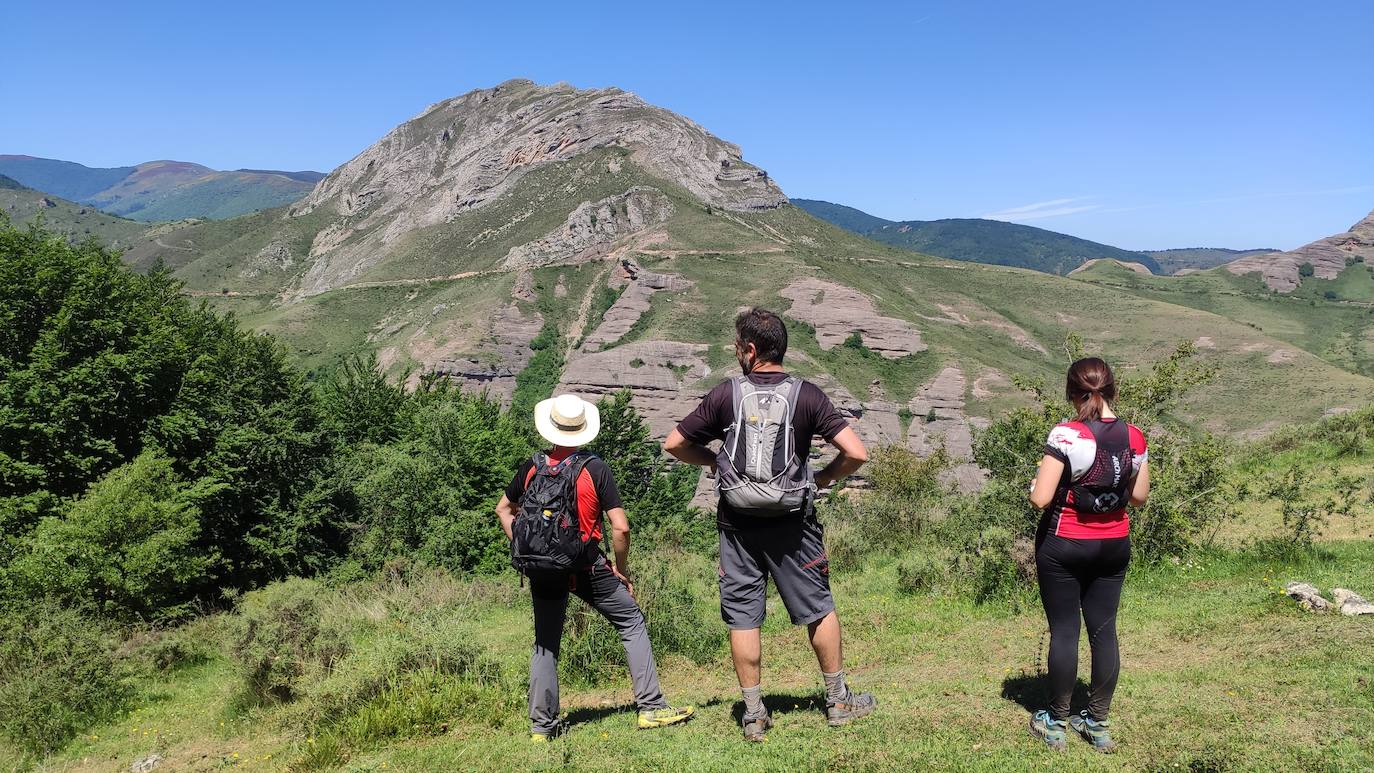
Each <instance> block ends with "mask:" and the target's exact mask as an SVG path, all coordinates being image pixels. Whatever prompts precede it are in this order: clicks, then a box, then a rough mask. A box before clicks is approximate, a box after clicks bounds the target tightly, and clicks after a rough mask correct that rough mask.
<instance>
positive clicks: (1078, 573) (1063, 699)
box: [1035, 534, 1131, 720]
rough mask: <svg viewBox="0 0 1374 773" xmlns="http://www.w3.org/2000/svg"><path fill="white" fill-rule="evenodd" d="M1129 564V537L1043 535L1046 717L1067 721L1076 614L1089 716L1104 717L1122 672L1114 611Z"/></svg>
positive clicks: (1038, 560) (1074, 674) (1039, 561)
mask: <svg viewBox="0 0 1374 773" xmlns="http://www.w3.org/2000/svg"><path fill="white" fill-rule="evenodd" d="M1130 563H1131V538H1130V537H1118V538H1115V539H1069V538H1067V537H1060V536H1056V535H1054V534H1048V535H1046V536H1044V537H1043V538H1042V539H1041V540H1040V542H1039V544H1038V545H1037V546H1036V550H1035V568H1036V573H1037V575H1038V576H1039V579H1040V601H1041V602H1042V603H1043V604H1044V605H1045V617H1046V618H1047V619H1048V620H1049V623H1050V658H1049V660H1050V662H1049V671H1050V714H1052V715H1053V716H1054V718H1055V719H1064V718H1066V717H1068V716H1069V701H1070V699H1071V698H1072V697H1073V688H1074V684H1075V683H1076V682H1077V681H1078V631H1079V625H1078V615H1079V610H1080V609H1081V610H1082V615H1083V622H1084V623H1085V624H1086V625H1087V627H1088V644H1089V646H1090V647H1091V649H1092V657H1093V676H1092V683H1091V684H1090V685H1089V686H1088V712H1089V713H1090V714H1092V716H1093V718H1094V719H1097V720H1103V719H1106V718H1107V711H1108V710H1109V709H1110V708H1111V706H1112V693H1114V692H1116V677H1117V675H1118V674H1119V673H1120V672H1121V654H1120V652H1119V651H1118V649H1117V643H1116V610H1117V607H1118V606H1120V604H1121V585H1122V583H1123V582H1124V581H1125V579H1126V566H1127V565H1128V564H1130Z"/></svg>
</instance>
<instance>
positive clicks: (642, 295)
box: [581, 258, 692, 352]
mask: <svg viewBox="0 0 1374 773" xmlns="http://www.w3.org/2000/svg"><path fill="white" fill-rule="evenodd" d="M618 278H619V279H620V281H622V282H624V283H625V284H624V289H623V290H622V291H621V293H620V297H619V298H617V299H616V301H615V303H614V304H612V305H611V308H609V309H607V310H606V314H605V315H604V316H603V317H602V318H601V324H599V325H597V327H596V330H593V331H592V332H591V334H589V335H588V336H587V338H586V340H585V341H583V342H582V347H581V348H582V351H584V352H598V351H601V350H602V349H605V348H606V347H608V346H612V345H614V344H615V342H617V341H619V340H620V339H621V338H622V337H623V336H624V335H625V334H626V333H628V332H630V328H632V327H634V324H635V323H636V322H638V321H639V318H640V317H641V316H643V315H644V312H646V311H648V310H649V300H650V299H651V298H653V296H654V293H657V292H660V291H664V290H667V291H674V292H675V291H679V290H685V289H687V288H688V287H691V286H692V282H691V281H690V280H688V279H684V278H683V277H681V276H678V275H677V274H657V273H654V272H652V271H645V270H644V269H643V268H641V267H640V265H639V264H638V263H635V262H634V261H633V260H631V259H629V258H624V259H622V260H621V261H620V272H619V275H618Z"/></svg>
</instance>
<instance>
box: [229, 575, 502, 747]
mask: <svg viewBox="0 0 1374 773" xmlns="http://www.w3.org/2000/svg"><path fill="white" fill-rule="evenodd" d="M515 590H516V588H515V585H514V583H510V584H508V585H507V584H500V585H497V584H494V583H488V582H485V581H482V580H480V579H478V580H474V579H458V578H455V577H454V576H452V575H450V574H448V573H447V572H444V571H442V570H434V569H426V568H423V567H418V566H414V565H401V564H400V563H398V564H396V565H394V566H393V567H391V568H390V571H388V572H386V573H384V574H382V575H380V576H374V577H373V578H371V579H367V580H362V581H359V582H356V583H353V584H352V585H350V586H348V587H345V588H328V587H325V586H324V585H322V584H320V583H317V582H314V581H310V580H297V579H292V580H286V581H283V582H280V583H275V584H273V585H270V586H268V587H266V588H263V589H262V590H259V591H254V592H251V593H248V594H245V596H244V597H243V599H242V600H241V602H240V604H239V607H238V610H237V611H236V612H235V614H234V615H232V616H231V617H230V618H229V619H228V621H227V630H228V632H229V634H230V636H229V639H230V651H231V655H232V656H233V658H234V659H235V661H236V662H237V663H238V664H239V666H240V675H241V678H242V680H243V687H244V688H245V692H246V693H247V695H248V696H249V697H251V698H252V699H253V701H254V702H272V703H284V704H285V705H284V706H283V708H282V710H281V714H280V715H279V716H280V718H281V721H282V722H283V723H284V724H285V725H287V726H289V727H291V728H293V729H294V730H296V731H298V732H301V733H302V734H304V735H308V736H312V737H316V738H317V740H318V743H317V744H313V745H311V747H310V748H309V749H308V750H307V754H306V756H305V758H304V759H302V760H301V761H300V763H301V765H303V766H304V767H307V768H312V767H328V766H330V765H338V764H339V763H341V762H342V761H344V760H346V759H347V758H348V757H349V756H350V754H351V753H352V752H353V751H354V750H357V749H360V748H366V747H367V746H369V745H373V744H376V743H378V742H382V741H385V740H386V739H390V738H396V737H411V736H424V735H431V734H436V733H441V732H443V731H444V729H446V728H447V726H448V723H450V722H455V721H465V722H483V723H490V724H493V725H500V724H503V723H504V722H506V721H508V720H509V719H510V718H511V716H512V712H514V711H515V709H516V707H517V706H518V705H519V704H520V702H521V701H520V698H519V694H518V691H517V689H516V688H513V687H512V686H510V685H508V684H507V683H506V681H505V678H504V677H503V675H502V673H501V669H500V668H499V666H498V664H497V663H496V662H494V661H492V660H491V659H490V658H488V657H487V656H486V655H485V654H484V653H483V652H482V649H481V648H480V647H479V646H477V645H475V644H473V643H471V639H472V631H471V628H470V627H469V625H470V623H471V619H472V617H473V615H474V614H475V612H476V611H477V610H479V609H482V608H489V607H490V605H492V604H493V603H499V604H509V603H512V602H513V601H514V598H515V596H514V592H515Z"/></svg>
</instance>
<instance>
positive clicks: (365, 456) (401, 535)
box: [340, 390, 530, 571]
mask: <svg viewBox="0 0 1374 773" xmlns="http://www.w3.org/2000/svg"><path fill="white" fill-rule="evenodd" d="M408 399H409V400H411V401H414V402H415V403H416V404H417V405H418V407H416V408H414V409H411V410H408V411H407V414H408V418H407V419H406V421H405V422H404V423H403V424H402V426H401V428H400V437H399V438H398V439H397V440H396V441H395V442H393V443H390V444H387V445H383V446H375V445H374V446H371V447H365V448H363V449H361V450H359V451H358V452H357V453H356V455H355V456H354V457H353V458H352V459H351V460H350V462H349V463H348V464H346V465H345V466H344V468H343V469H342V470H341V473H340V474H341V475H342V477H343V479H344V480H346V481H348V483H347V484H346V487H347V489H348V491H349V492H350V495H351V496H352V498H353V501H354V502H355V503H356V507H355V508H354V511H355V518H356V527H355V532H354V535H355V536H354V541H353V554H354V556H355V557H356V558H357V559H358V560H359V561H361V562H362V564H363V565H364V566H365V567H367V568H370V569H376V568H379V567H380V566H381V565H382V564H383V563H385V562H386V561H387V560H388V559H391V558H396V557H401V556H416V557H419V558H421V559H422V560H424V561H425V562H426V563H432V564H435V565H439V566H447V567H449V568H452V569H460V570H481V571H493V570H499V569H500V568H502V567H504V566H505V565H506V562H507V554H506V552H505V541H504V538H503V537H502V535H501V530H500V526H499V525H498V524H497V521H496V516H495V515H494V514H493V510H494V508H495V505H496V500H497V499H498V498H499V497H500V495H501V492H503V491H504V490H505V488H506V484H507V483H508V482H509V481H510V478H511V475H513V474H514V472H515V469H516V467H517V466H518V465H519V463H520V461H521V460H523V459H524V458H525V456H526V455H527V454H528V453H530V446H529V444H528V440H527V438H526V436H525V433H524V432H523V428H522V427H517V426H516V424H515V423H514V422H513V421H512V419H511V417H510V415H509V414H503V413H502V412H501V407H500V405H499V404H497V403H495V402H491V401H489V400H487V399H485V398H483V397H481V396H473V395H462V394H459V393H458V392H457V391H454V390H436V391H433V392H428V393H425V392H422V393H419V394H416V395H412V396H411V397H410V398H408Z"/></svg>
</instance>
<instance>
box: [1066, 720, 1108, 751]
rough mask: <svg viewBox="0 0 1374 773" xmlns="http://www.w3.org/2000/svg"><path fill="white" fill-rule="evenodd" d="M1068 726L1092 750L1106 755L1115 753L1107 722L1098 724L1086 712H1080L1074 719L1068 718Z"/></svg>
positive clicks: (1103, 721)
mask: <svg viewBox="0 0 1374 773" xmlns="http://www.w3.org/2000/svg"><path fill="white" fill-rule="evenodd" d="M1069 725H1070V726H1072V727H1073V729H1074V730H1075V731H1077V733H1078V734H1079V735H1081V736H1083V739H1084V740H1085V741H1087V742H1088V743H1090V744H1092V746H1093V748H1094V749H1096V750H1098V751H1100V752H1103V753H1104V754H1106V753H1111V752H1114V751H1116V742H1115V741H1113V740H1112V736H1111V733H1110V732H1108V730H1107V720H1105V719H1104V720H1102V721H1101V722H1098V721H1097V720H1095V719H1093V718H1092V715H1091V714H1089V713H1088V712H1087V710H1084V711H1081V712H1079V713H1078V716H1076V717H1069Z"/></svg>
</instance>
